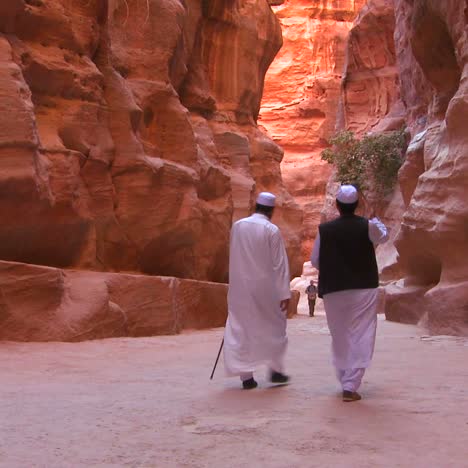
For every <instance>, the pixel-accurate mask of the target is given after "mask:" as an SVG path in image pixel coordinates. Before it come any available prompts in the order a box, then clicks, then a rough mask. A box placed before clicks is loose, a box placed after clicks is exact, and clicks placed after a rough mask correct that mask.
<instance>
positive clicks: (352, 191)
mask: <svg viewBox="0 0 468 468" xmlns="http://www.w3.org/2000/svg"><path fill="white" fill-rule="evenodd" d="M336 199H337V200H338V201H339V202H341V203H347V204H350V203H356V202H357V201H358V200H359V195H358V192H357V190H356V188H355V187H353V186H352V185H342V186H341V187H340V189H339V190H338V193H337V194H336Z"/></svg>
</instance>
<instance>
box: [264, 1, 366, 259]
mask: <svg viewBox="0 0 468 468" xmlns="http://www.w3.org/2000/svg"><path fill="white" fill-rule="evenodd" d="M278 3H282V2H278ZM364 3H365V0H356V1H352V0H341V1H334V2H330V1H326V0H288V1H285V2H284V4H282V5H280V6H277V7H274V11H275V13H276V15H277V17H278V18H279V20H280V22H281V27H282V30H283V42H284V43H283V47H282V49H281V51H280V52H279V54H278V55H277V57H276V59H275V60H274V61H273V63H272V65H271V67H270V69H269V71H268V73H267V75H266V79H265V92H264V97H263V101H262V109H261V113H260V119H259V124H260V125H262V126H263V127H265V128H266V129H267V130H268V133H269V135H271V137H272V138H273V140H274V141H275V142H276V143H278V144H279V145H280V146H281V147H282V148H283V149H284V152H285V155H284V159H283V161H282V164H281V170H282V174H283V179H284V181H285V184H286V187H287V189H288V191H289V192H290V193H291V194H292V195H293V196H294V198H295V200H296V201H297V202H298V203H299V204H300V205H301V207H302V208H303V209H304V232H303V243H302V255H303V258H304V259H307V257H308V256H309V255H310V250H311V246H312V241H313V239H314V237H315V235H316V231H317V226H318V224H319V221H320V211H321V209H322V203H323V198H324V195H325V187H326V184H327V181H328V178H329V176H330V174H331V168H330V167H329V166H328V164H327V163H325V162H323V161H322V160H321V159H320V153H321V151H322V150H323V149H324V148H325V147H326V146H327V139H328V138H329V137H330V136H332V135H333V134H334V132H335V126H336V120H337V114H338V102H339V99H340V92H341V91H340V83H341V79H342V74H343V70H344V64H345V48H346V40H347V37H348V34H349V30H350V28H351V26H352V24H353V20H354V18H355V17H356V15H357V13H358V11H359V10H360V9H361V8H362V6H363V5H364Z"/></svg>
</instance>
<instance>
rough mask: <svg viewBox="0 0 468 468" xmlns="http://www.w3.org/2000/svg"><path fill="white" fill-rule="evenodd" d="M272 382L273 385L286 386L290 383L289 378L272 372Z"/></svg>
mask: <svg viewBox="0 0 468 468" xmlns="http://www.w3.org/2000/svg"><path fill="white" fill-rule="evenodd" d="M270 380H271V382H272V383H277V384H285V383H288V382H289V377H288V376H287V375H284V374H282V373H281V372H272V373H271V375H270Z"/></svg>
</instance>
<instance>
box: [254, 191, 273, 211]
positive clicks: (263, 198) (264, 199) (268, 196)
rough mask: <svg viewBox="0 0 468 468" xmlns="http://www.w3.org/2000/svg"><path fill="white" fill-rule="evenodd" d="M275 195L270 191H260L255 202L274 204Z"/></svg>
mask: <svg viewBox="0 0 468 468" xmlns="http://www.w3.org/2000/svg"><path fill="white" fill-rule="evenodd" d="M275 200H276V197H275V196H274V195H273V194H272V193H270V192H261V193H259V194H258V197H257V203H258V204H259V205H263V206H271V207H273V206H275Z"/></svg>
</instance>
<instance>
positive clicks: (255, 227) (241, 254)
mask: <svg viewBox="0 0 468 468" xmlns="http://www.w3.org/2000/svg"><path fill="white" fill-rule="evenodd" d="M274 206H275V196H274V195H273V194H271V193H268V192H262V193H260V194H259V195H258V197H257V205H256V209H255V211H256V212H255V213H254V214H253V215H252V216H249V217H248V218H243V219H241V220H239V221H237V222H236V223H234V225H233V227H232V230H231V243H230V253H229V292H228V319H227V322H226V330H225V332H224V367H225V370H226V375H227V376H239V377H240V379H241V380H242V386H243V388H244V389H252V388H255V387H257V382H256V381H255V379H254V377H253V372H254V371H255V370H256V368H257V367H258V366H260V365H262V364H265V365H267V366H268V367H269V369H270V380H271V381H272V382H273V383H280V384H283V383H286V382H287V381H288V379H289V378H288V376H286V375H284V373H283V372H284V356H285V353H286V347H287V344H288V338H287V336H286V313H287V309H288V304H289V299H290V297H291V292H290V289H289V281H290V277H289V264H288V257H287V254H286V249H285V248H284V243H283V239H282V237H281V233H280V231H279V229H278V227H277V226H276V225H274V224H273V223H271V221H270V219H271V217H272V215H273V211H274Z"/></svg>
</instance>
